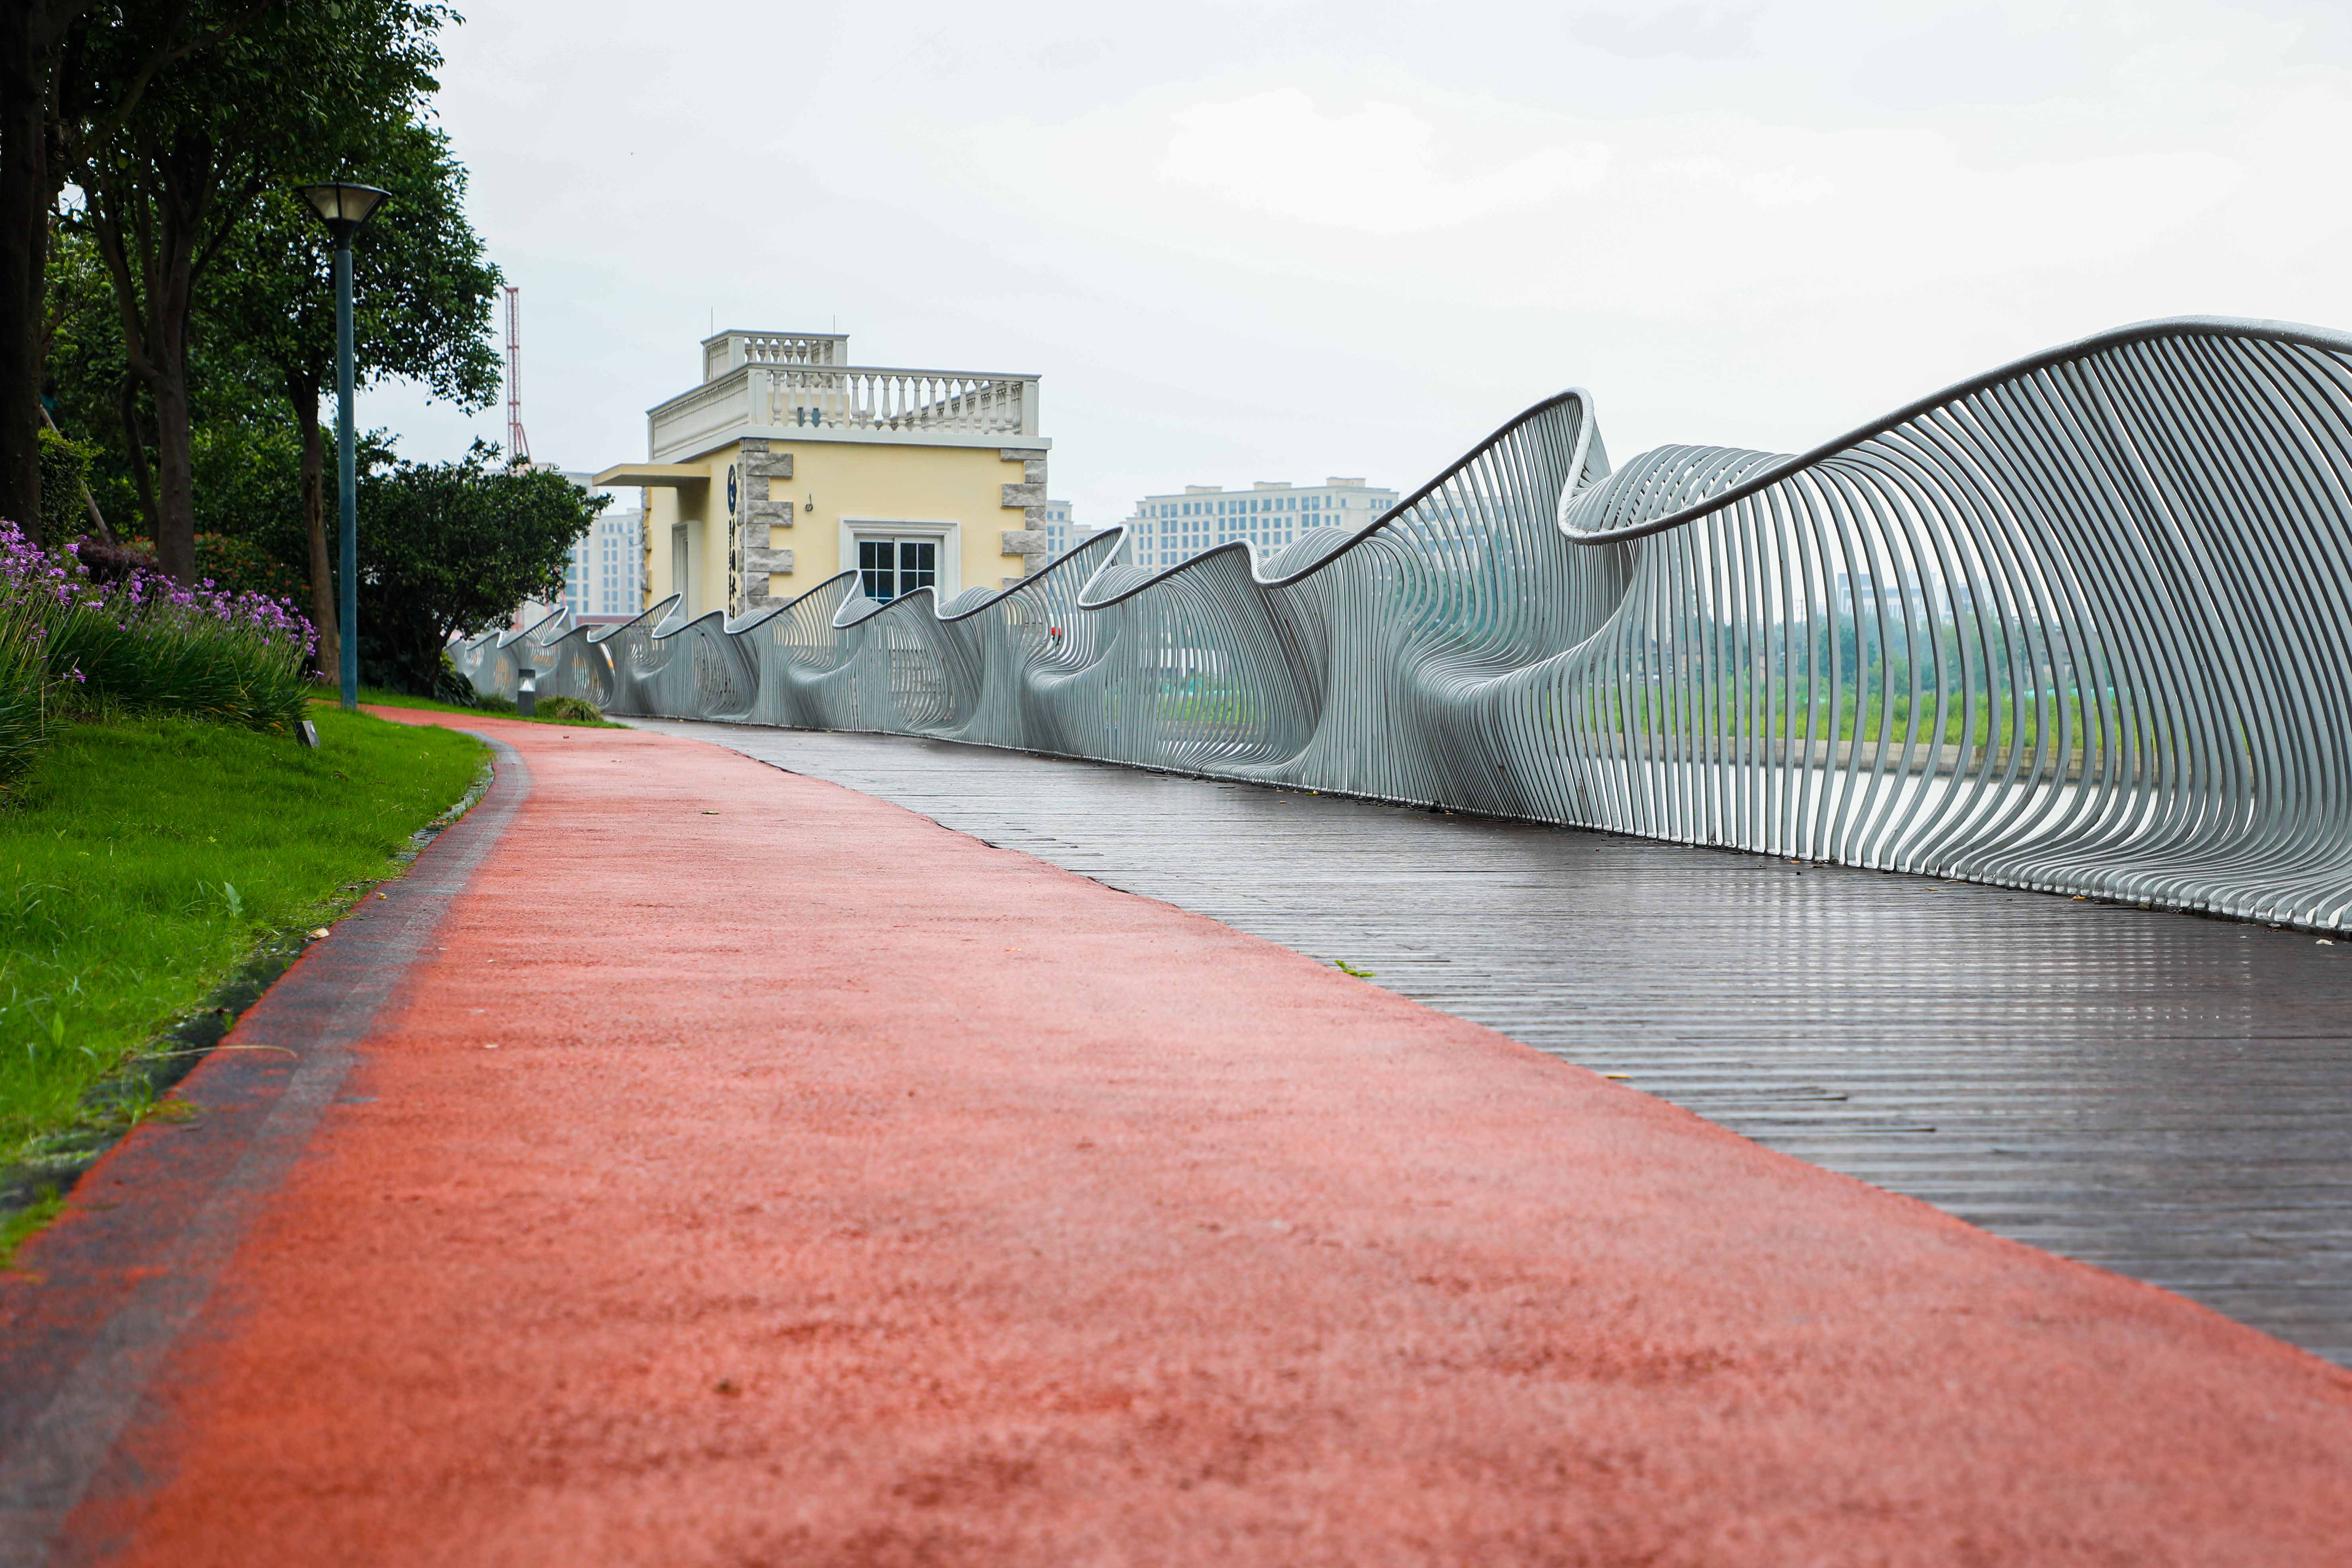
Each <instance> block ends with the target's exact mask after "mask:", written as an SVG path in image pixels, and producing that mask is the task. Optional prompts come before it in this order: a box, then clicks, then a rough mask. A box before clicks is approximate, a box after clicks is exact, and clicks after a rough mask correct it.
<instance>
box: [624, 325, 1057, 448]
mask: <svg viewBox="0 0 2352 1568" xmlns="http://www.w3.org/2000/svg"><path fill="white" fill-rule="evenodd" d="M761 335H762V336H771V334H761ZM736 336H738V337H740V338H749V337H750V336H751V334H736ZM778 341H780V342H781V341H782V340H781V339H779V340H778ZM649 418H650V420H651V424H652V437H653V439H652V447H653V452H654V456H655V458H656V460H664V459H668V458H674V457H677V456H682V455H685V454H688V453H690V452H693V451H699V450H708V449H709V447H712V446H714V445H717V444H719V438H720V437H723V436H724V435H725V434H726V433H727V432H728V431H730V430H734V429H742V430H744V431H745V432H746V433H754V432H755V431H756V432H758V433H766V434H771V435H773V436H777V437H781V438H782V439H785V440H790V439H791V438H792V437H793V434H794V433H795V432H806V433H807V434H809V435H810V436H817V435H818V434H819V433H820V432H824V433H825V434H826V435H827V436H830V437H834V438H838V437H841V436H850V437H853V438H854V437H856V436H858V435H870V436H877V437H882V438H884V439H888V438H890V437H893V436H898V437H912V438H915V439H917V440H920V439H922V438H923V437H947V438H950V439H951V438H953V437H970V436H982V437H1004V438H1012V437H1034V436H1035V435H1036V434H1037V378H1036V377H1034V376H1019V375H984V374H976V373H973V372H969V371H949V370H887V369H878V368H872V367H866V366H857V365H840V366H831V367H828V366H825V365H823V364H800V363H789V362H785V363H748V364H744V365H741V366H740V367H738V368H737V369H735V370H733V371H730V372H727V373H725V374H720V375H718V376H717V377H715V378H713V379H712V380H710V381H708V382H705V383H704V384H702V385H700V386H698V387H696V388H695V389H694V390H693V391H691V392H688V393H686V394H684V395H681V396H677V397H673V398H671V399H670V400H669V401H668V402H667V403H665V404H662V405H659V406H657V407H656V408H654V409H653V410H652V411H651V414H650V416H649Z"/></svg>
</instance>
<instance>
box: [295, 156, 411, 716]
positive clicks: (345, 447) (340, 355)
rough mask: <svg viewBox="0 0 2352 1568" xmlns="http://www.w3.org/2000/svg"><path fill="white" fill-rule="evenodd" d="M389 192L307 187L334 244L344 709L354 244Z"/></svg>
mask: <svg viewBox="0 0 2352 1568" xmlns="http://www.w3.org/2000/svg"><path fill="white" fill-rule="evenodd" d="M389 194H390V193H389V192H385V191H380V190H378V189H376V188H375V187H374V186H373V185H346V184H332V185H304V186H303V187H302V195H304V196H306V197H308V198H309V199H310V205H312V206H314V207H316V208H318V209H319V216H320V217H321V218H324V219H325V220H326V223H327V232H328V234H330V235H331V236H332V237H333V238H334V241H335V446H336V448H337V464H336V467H337V470H338V475H339V478H340V479H341V492H342V563H341V568H340V571H339V575H340V576H341V580H342V581H341V588H342V594H341V605H340V607H341V612H342V614H341V617H340V618H341V622H342V633H341V641H342V655H343V657H342V666H343V668H342V677H343V706H344V708H346V709H352V708H357V707H358V706H359V705H360V500H359V448H358V444H357V437H355V436H354V435H353V431H352V238H353V237H355V236H357V235H358V233H359V232H360V230H362V229H363V228H365V227H366V226H367V221H368V219H370V218H372V217H373V216H375V209H376V208H377V207H378V206H379V205H382V204H383V198H384V197H385V196H386V195H389Z"/></svg>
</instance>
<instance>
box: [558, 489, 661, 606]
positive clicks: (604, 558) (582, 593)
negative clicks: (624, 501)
mask: <svg viewBox="0 0 2352 1568" xmlns="http://www.w3.org/2000/svg"><path fill="white" fill-rule="evenodd" d="M645 520H646V514H645V513H644V512H642V511H638V510H629V511H622V510H619V509H618V508H616V507H607V508H606V509H605V510H604V515H602V516H601V517H599V518H597V520H596V523H595V526H594V527H593V528H591V529H590V530H589V531H588V532H587V533H586V534H585V535H583V537H582V539H581V540H580V542H578V543H577V544H574V545H573V546H572V556H571V559H570V560H568V561H566V562H565V563H564V564H563V600H562V602H563V604H564V605H566V606H568V607H569V608H570V609H571V611H572V614H573V615H574V616H578V617H580V618H581V619H583V620H591V619H596V620H601V619H603V618H604V617H605V616H634V615H635V614H636V613H637V612H638V611H639V610H641V609H643V608H644V607H645V599H644V595H643V592H642V590H643V588H644V578H645V564H644V558H645V550H644V546H643V543H642V540H643V537H644V527H645Z"/></svg>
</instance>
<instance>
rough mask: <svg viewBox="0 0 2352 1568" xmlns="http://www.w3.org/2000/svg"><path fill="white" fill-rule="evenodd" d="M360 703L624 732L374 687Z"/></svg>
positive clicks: (330, 699) (334, 698) (329, 697)
mask: <svg viewBox="0 0 2352 1568" xmlns="http://www.w3.org/2000/svg"><path fill="white" fill-rule="evenodd" d="M311 700H312V702H314V703H318V702H325V703H328V704H330V705H333V704H336V703H340V702H341V700H342V694H341V692H338V691H321V692H320V694H319V695H318V696H316V697H314V698H312V699H311ZM540 700H541V701H542V702H546V701H551V700H553V699H551V698H544V697H542V698H541V699H540ZM360 702H361V705H362V706H366V705H368V704H371V703H373V705H374V706H376V707H378V708H422V709H424V710H425V711H427V712H430V713H465V714H469V715H471V716H472V717H474V718H477V719H511V720H514V721H517V722H518V723H523V724H573V725H577V726H580V727H581V728H583V729H594V730H619V729H623V728H625V726H624V725H620V724H614V723H611V722H609V721H605V720H602V719H551V718H549V717H547V715H545V714H543V713H535V714H533V715H531V717H530V718H528V719H524V718H522V717H521V716H520V715H519V714H516V713H511V712H501V711H499V710H497V709H492V708H460V707H458V706H457V704H456V703H454V702H436V701H434V700H433V699H431V698H430V697H410V696H408V695H406V694H405V693H404V692H398V691H383V690H380V689H377V688H375V687H373V686H362V687H361V688H360Z"/></svg>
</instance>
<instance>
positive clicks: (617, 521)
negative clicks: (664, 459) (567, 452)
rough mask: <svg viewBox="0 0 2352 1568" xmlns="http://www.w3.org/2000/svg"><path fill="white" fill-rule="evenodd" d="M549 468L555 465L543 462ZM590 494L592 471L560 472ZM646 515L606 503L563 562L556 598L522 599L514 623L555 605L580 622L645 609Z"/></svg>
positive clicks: (622, 617)
mask: <svg viewBox="0 0 2352 1568" xmlns="http://www.w3.org/2000/svg"><path fill="white" fill-rule="evenodd" d="M541 467H543V468H549V469H551V470H554V471H558V472H563V471H562V470H557V469H555V468H554V465H553V464H551V463H550V464H542V465H541ZM563 477H564V478H565V479H570V480H571V481H572V483H573V484H575V485H577V486H579V487H580V489H583V490H585V491H587V492H588V493H589V494H591V495H595V494H599V493H603V492H600V491H599V490H598V489H597V488H596V483H595V478H594V476H593V475H591V474H584V473H572V472H563ZM644 528H645V513H644V511H643V510H630V511H623V510H620V509H619V506H618V502H617V498H616V500H615V504H614V505H612V506H608V507H606V508H605V509H604V512H603V513H602V514H601V515H600V516H599V517H598V518H597V519H596V521H595V524H594V526H593V527H592V528H590V529H589V531H587V532H586V533H585V534H583V536H582V537H581V538H580V540H579V542H577V543H575V544H573V545H572V553H571V554H570V555H569V556H567V557H565V559H564V563H563V587H562V591H561V592H560V593H559V594H557V595H556V597H555V602H554V603H552V604H542V603H541V602H540V601H539V600H536V599H527V600H525V601H524V602H523V605H522V608H521V610H520V612H519V613H518V614H517V615H516V616H515V624H516V625H517V626H530V625H533V624H535V623H536V622H538V621H539V620H541V618H543V617H544V616H548V615H550V614H551V613H552V612H554V611H555V610H557V609H568V610H570V611H571V612H572V618H573V619H574V620H580V621H625V620H627V619H629V618H630V617H632V616H635V615H636V613H637V612H638V611H639V610H641V609H643V608H644V607H645V594H644V588H645V533H644Z"/></svg>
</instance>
